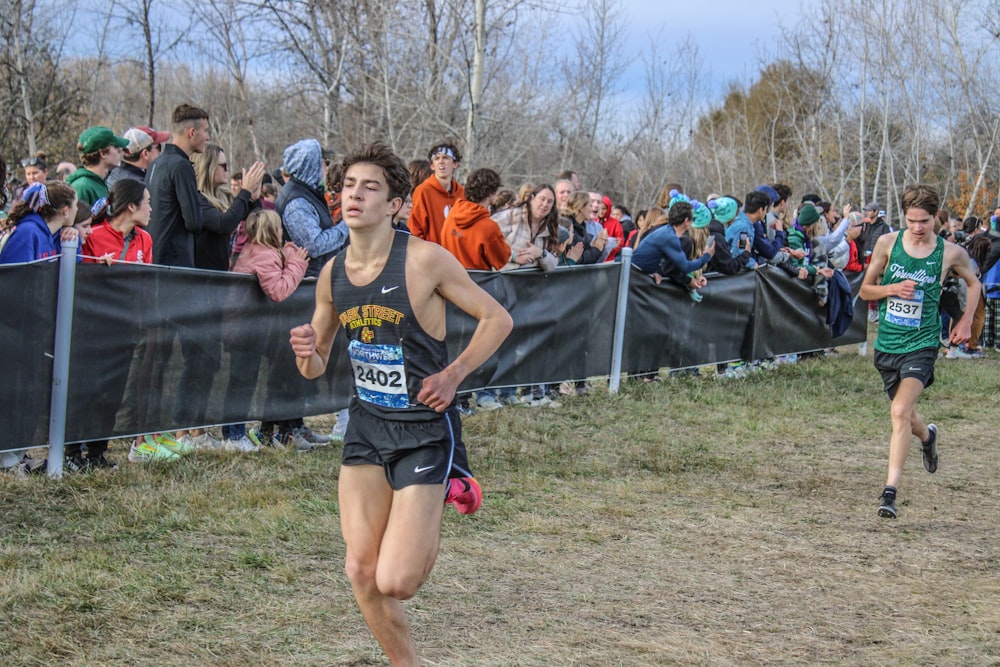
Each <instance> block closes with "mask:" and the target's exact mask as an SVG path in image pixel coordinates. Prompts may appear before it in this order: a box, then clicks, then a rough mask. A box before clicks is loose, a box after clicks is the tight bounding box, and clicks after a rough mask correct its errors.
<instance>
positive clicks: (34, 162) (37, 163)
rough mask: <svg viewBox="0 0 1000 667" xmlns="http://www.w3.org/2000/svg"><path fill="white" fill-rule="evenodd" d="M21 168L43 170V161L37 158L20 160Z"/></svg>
mask: <svg viewBox="0 0 1000 667" xmlns="http://www.w3.org/2000/svg"><path fill="white" fill-rule="evenodd" d="M21 166H22V167H41V168H42V169H45V161H44V160H42V159H41V158H39V157H29V158H25V159H23V160H21Z"/></svg>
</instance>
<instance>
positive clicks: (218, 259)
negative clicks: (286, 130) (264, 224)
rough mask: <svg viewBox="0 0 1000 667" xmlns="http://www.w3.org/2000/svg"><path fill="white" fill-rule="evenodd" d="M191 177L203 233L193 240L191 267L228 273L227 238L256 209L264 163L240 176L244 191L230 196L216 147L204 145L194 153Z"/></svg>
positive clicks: (221, 153) (222, 160) (222, 155)
mask: <svg viewBox="0 0 1000 667" xmlns="http://www.w3.org/2000/svg"><path fill="white" fill-rule="evenodd" d="M194 174H195V179H196V180H197V183H198V192H199V193H201V218H202V232H201V233H200V234H199V235H198V237H197V238H196V239H195V244H194V265H195V266H196V267H198V268H199V269H212V270H214V271H228V270H229V256H230V248H231V243H230V238H231V236H232V234H233V232H235V231H236V228H237V227H238V226H239V224H240V222H241V221H242V220H244V219H246V217H247V215H248V214H249V213H250V211H252V210H254V209H255V208H258V206H259V204H258V203H257V201H258V200H259V199H260V186H261V183H262V181H263V179H264V163H263V162H259V161H258V162H255V163H254V164H253V166H251V167H250V168H249V169H247V170H245V172H244V174H243V187H242V189H241V190H240V191H239V192H238V193H236V194H235V196H234V195H233V192H232V190H230V188H229V181H230V179H229V163H228V161H227V160H226V154H225V152H224V151H223V150H222V147H221V146H219V145H218V144H205V150H203V151H202V152H201V153H195V156H194Z"/></svg>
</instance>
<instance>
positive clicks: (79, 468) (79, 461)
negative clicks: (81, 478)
mask: <svg viewBox="0 0 1000 667" xmlns="http://www.w3.org/2000/svg"><path fill="white" fill-rule="evenodd" d="M63 470H65V471H66V472H79V473H84V472H88V471H90V464H89V463H87V459H85V458H83V457H82V456H81V455H79V454H74V455H73V456H67V457H66V458H65V459H63Z"/></svg>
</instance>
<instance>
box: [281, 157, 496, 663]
mask: <svg viewBox="0 0 1000 667" xmlns="http://www.w3.org/2000/svg"><path fill="white" fill-rule="evenodd" d="M343 169H344V171H343V188H342V190H341V193H342V199H341V202H342V204H343V212H344V220H345V221H346V222H347V226H348V228H349V229H350V244H349V245H348V246H347V247H346V248H345V249H344V250H343V251H342V252H341V253H339V254H338V255H337V256H336V257H334V258H333V259H332V260H331V261H330V262H328V263H327V264H326V266H324V267H323V270H322V272H321V273H320V276H319V280H318V281H317V283H316V307H315V310H314V312H313V317H312V321H311V322H310V323H309V324H304V325H302V326H298V327H295V328H294V329H292V330H291V332H290V342H291V346H292V350H293V351H294V352H295V356H296V357H297V358H296V363H297V365H298V368H299V372H300V373H302V375H303V376H304V377H306V378H309V379H315V378H318V377H320V376H322V375H323V374H324V373H326V369H327V366H328V364H329V361H330V353H331V350H332V347H333V341H334V336H335V335H336V333H337V330H338V329H340V328H341V327H343V329H344V333H345V334H346V337H347V339H348V341H349V344H348V346H347V354H348V356H349V357H350V361H351V367H352V370H353V374H352V375H353V378H354V385H355V393H354V396H353V397H352V399H351V407H350V410H351V418H350V421H349V422H348V426H347V433H346V434H345V435H344V446H343V457H342V465H341V468H340V474H339V476H338V487H339V488H338V493H339V501H340V503H339V508H340V524H341V530H342V533H343V536H344V542H345V545H346V549H347V556H346V564H345V570H346V571H347V576H348V578H349V579H350V582H351V588H352V590H353V592H354V597H355V599H356V600H357V602H358V606H359V607H360V608H361V613H362V615H363V616H364V619H365V622H366V623H367V624H368V627H369V628H370V629H371V631H372V634H373V635H374V636H375V639H376V640H377V641H378V642H379V644H380V645H381V646H382V649H383V650H384V651H385V653H386V656H387V657H388V658H389V661H390V662H391V663H392V664H393V665H407V666H414V667H415V666H416V665H418V664H420V662H419V658H418V657H417V652H416V649H415V647H414V645H413V639H412V637H411V636H410V630H409V623H408V621H407V618H406V613H405V611H404V608H403V605H402V601H403V600H408V599H410V598H412V597H413V596H414V595H416V593H417V592H418V591H419V589H420V587H421V586H422V585H423V583H424V581H426V579H427V577H428V576H429V575H430V572H431V568H432V567H433V566H434V561H435V559H436V558H437V553H438V547H439V543H440V536H441V517H442V512H443V510H444V506H445V504H453V505H454V506H455V507H456V509H458V511H459V512H461V513H463V514H471V513H473V512H475V511H476V510H477V509H478V508H479V505H480V503H481V501H482V491H481V490H480V488H479V484H478V483H477V482H476V480H475V479H474V478H473V476H472V473H471V472H470V471H469V469H468V461H467V454H466V450H465V446H464V444H463V443H462V432H461V421H460V418H459V416H458V413H457V411H456V409H455V392H456V390H457V389H458V386H459V384H460V383H461V382H462V380H464V379H465V378H466V377H467V376H468V375H469V373H471V372H472V371H473V370H474V369H476V368H477V367H479V366H480V365H481V364H483V363H484V362H485V361H486V360H487V359H489V358H490V357H491V356H492V355H493V354H494V353H495V352H496V350H497V348H499V347H500V344H501V343H502V342H503V340H504V339H505V338H506V337H507V335H508V334H509V333H510V331H511V329H512V327H513V321H512V320H511V317H510V315H509V314H508V313H507V311H506V310H504V308H503V307H502V306H501V305H500V304H499V303H497V302H496V301H495V300H494V299H493V298H492V297H491V296H490V295H489V294H487V293H486V292H485V291H484V290H483V289H482V288H480V287H479V286H478V285H476V284H475V283H474V282H473V281H472V279H471V278H470V277H469V274H468V273H467V272H466V271H465V269H463V268H462V265H461V264H459V263H458V261H456V260H455V258H454V257H453V256H451V255H450V254H449V253H448V252H447V251H446V250H444V249H443V248H441V247H440V246H439V245H436V244H434V243H428V242H426V241H423V240H421V239H419V238H416V237H414V236H412V235H410V234H406V233H405V232H401V231H396V230H395V229H393V227H392V218H393V216H394V215H395V214H396V212H397V211H399V208H400V207H401V206H402V204H403V200H404V198H405V197H406V194H407V192H409V189H410V174H409V171H408V170H407V169H406V166H405V165H404V164H403V162H402V161H401V160H400V159H399V158H398V157H396V156H395V155H394V154H393V153H392V151H391V150H390V149H389V148H388V147H387V146H384V145H381V144H374V145H371V146H368V147H366V148H364V149H362V150H360V151H358V152H356V153H354V154H352V155H349V156H347V157H346V158H344V161H343ZM448 303H451V304H453V305H455V306H457V307H458V308H459V309H460V310H462V311H464V312H466V313H467V314H468V315H470V316H472V317H473V318H474V319H476V320H477V321H478V324H477V325H476V329H475V331H474V332H473V335H472V337H471V339H470V341H469V344H468V345H467V346H466V347H465V349H464V350H462V352H461V353H460V354H459V355H458V356H457V357H456V358H455V359H454V360H453V361H451V362H450V363H449V361H448V354H447V349H446V346H445V338H446V333H447V332H446V330H445V321H446V320H445V308H446V305H447V304H448ZM452 611H453V610H452Z"/></svg>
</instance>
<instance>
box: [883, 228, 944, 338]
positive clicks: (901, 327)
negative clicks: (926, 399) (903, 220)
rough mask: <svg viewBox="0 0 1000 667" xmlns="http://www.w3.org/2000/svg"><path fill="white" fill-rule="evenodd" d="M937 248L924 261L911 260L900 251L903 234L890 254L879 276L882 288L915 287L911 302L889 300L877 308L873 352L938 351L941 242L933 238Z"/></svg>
mask: <svg viewBox="0 0 1000 667" xmlns="http://www.w3.org/2000/svg"><path fill="white" fill-rule="evenodd" d="M936 239H937V245H936V246H935V247H934V250H933V251H932V252H931V254H930V255H928V256H927V257H925V258H923V259H917V258H914V257H910V256H909V255H908V254H906V250H905V249H904V248H903V232H900V233H899V234H898V235H897V236H896V242H895V243H894V244H893V246H892V250H891V251H890V252H889V261H888V263H887V264H886V267H885V271H884V272H883V274H882V284H883V285H892V284H893V283H901V282H903V281H904V280H912V281H914V282H916V283H917V286H916V291H915V293H914V295H913V297H912V298H910V299H904V298H902V297H898V296H890V297H886V298H885V299H882V300H881V301H880V302H879V305H878V314H879V326H878V337H877V338H876V339H875V349H876V350H878V351H879V352H888V353H890V354H907V353H909V352H913V351H915V350H922V349H924V348H928V347H937V346H938V339H939V337H940V335H941V317H940V314H939V312H938V304H939V303H940V301H941V268H942V266H943V264H944V239H942V238H941V237H940V236H938V237H936Z"/></svg>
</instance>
